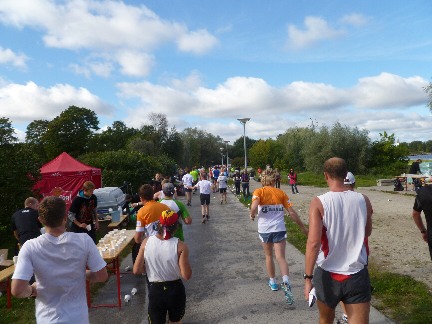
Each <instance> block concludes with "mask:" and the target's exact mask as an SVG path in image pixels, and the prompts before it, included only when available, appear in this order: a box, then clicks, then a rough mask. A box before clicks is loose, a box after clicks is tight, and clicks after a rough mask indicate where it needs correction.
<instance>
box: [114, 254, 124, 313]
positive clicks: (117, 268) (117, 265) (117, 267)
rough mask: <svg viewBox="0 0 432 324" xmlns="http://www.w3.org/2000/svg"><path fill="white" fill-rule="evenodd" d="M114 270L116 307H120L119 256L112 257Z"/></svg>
mask: <svg viewBox="0 0 432 324" xmlns="http://www.w3.org/2000/svg"><path fill="white" fill-rule="evenodd" d="M114 271H115V272H116V277H117V298H118V307H119V308H121V306H122V298H121V297H122V296H121V289H120V260H119V258H118V257H117V258H115V259H114Z"/></svg>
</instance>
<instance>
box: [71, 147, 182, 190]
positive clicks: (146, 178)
mask: <svg viewBox="0 0 432 324" xmlns="http://www.w3.org/2000/svg"><path fill="white" fill-rule="evenodd" d="M79 160H80V161H82V162H83V163H86V164H88V165H92V166H94V167H97V168H101V169H102V182H103V186H104V187H110V186H113V187H120V186H122V185H123V183H124V182H125V181H126V182H129V183H131V187H132V188H133V190H134V191H137V190H138V188H139V186H140V185H142V184H144V183H149V182H150V180H151V179H152V178H153V176H154V175H155V173H157V172H160V173H162V174H168V175H172V174H173V173H174V171H175V170H176V165H175V162H174V161H173V160H171V159H169V158H168V157H166V156H159V157H155V156H150V155H144V154H141V153H138V152H135V151H126V150H119V151H110V152H97V153H96V152H95V153H88V154H85V155H82V156H80V157H79Z"/></svg>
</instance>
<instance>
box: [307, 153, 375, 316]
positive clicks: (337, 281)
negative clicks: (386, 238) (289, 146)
mask: <svg viewBox="0 0 432 324" xmlns="http://www.w3.org/2000/svg"><path fill="white" fill-rule="evenodd" d="M346 174H347V167H346V163H345V161H344V160H343V159H341V158H336V157H334V158H331V159H329V160H327V161H326V162H325V163H324V177H325V179H326V181H327V184H328V186H329V189H330V191H328V192H327V193H325V194H323V195H320V196H318V197H315V198H314V199H313V200H312V202H311V205H310V208H309V235H308V241H307V244H306V256H305V259H306V262H305V273H304V278H305V288H304V294H305V299H306V300H307V299H308V297H309V292H310V290H311V289H312V286H314V287H315V288H316V295H317V300H318V302H317V304H318V309H319V314H320V323H333V320H334V317H335V308H336V306H337V304H338V303H339V302H340V301H343V302H344V304H345V308H346V311H347V315H348V318H349V320H350V322H353V323H368V322H369V310H370V298H371V289H370V280H369V273H368V270H367V267H366V265H367V252H366V248H365V244H364V242H365V238H366V237H368V236H370V234H371V232H372V205H371V203H370V201H369V198H368V197H367V196H365V195H363V194H360V193H357V192H354V191H351V190H347V188H346V187H345V186H344V178H345V176H346ZM315 263H316V264H317V268H316V269H315V271H313V269H314V265H315ZM312 279H313V282H312ZM312 283H313V285H312Z"/></svg>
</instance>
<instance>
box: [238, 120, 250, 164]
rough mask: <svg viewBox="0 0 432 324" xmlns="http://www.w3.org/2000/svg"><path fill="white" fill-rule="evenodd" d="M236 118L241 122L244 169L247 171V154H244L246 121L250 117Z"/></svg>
mask: <svg viewBox="0 0 432 324" xmlns="http://www.w3.org/2000/svg"><path fill="white" fill-rule="evenodd" d="M237 120H238V121H239V122H240V123H241V124H243V145H244V153H245V170H246V172H247V154H246V123H247V122H248V121H249V120H250V118H237Z"/></svg>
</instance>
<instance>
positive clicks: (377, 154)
mask: <svg viewBox="0 0 432 324" xmlns="http://www.w3.org/2000/svg"><path fill="white" fill-rule="evenodd" d="M407 155H408V150H407V148H406V147H405V146H402V145H395V136H394V134H391V135H388V134H387V132H383V133H380V139H379V140H377V141H375V142H373V143H372V148H371V156H372V157H373V160H372V161H371V163H370V170H369V171H371V172H372V173H375V174H389V175H392V174H393V175H396V174H401V173H403V172H407V165H408V164H407V163H408V157H407Z"/></svg>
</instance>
